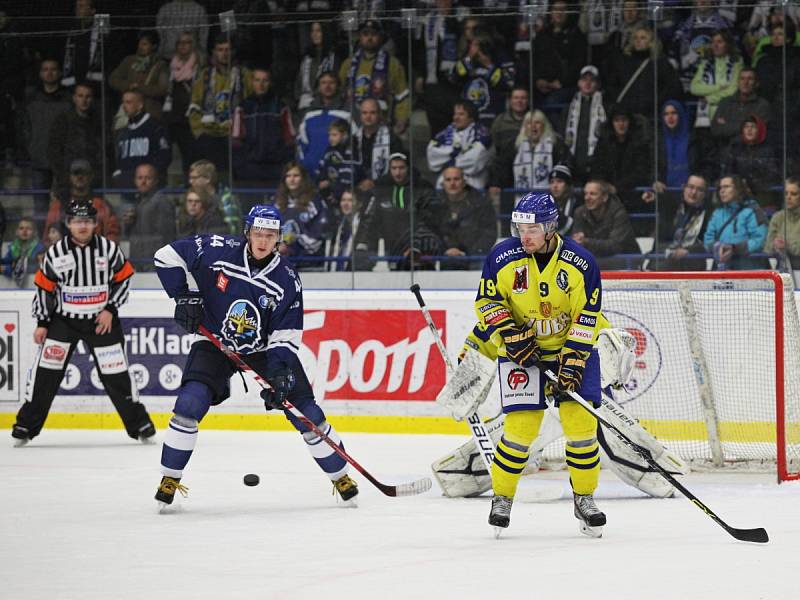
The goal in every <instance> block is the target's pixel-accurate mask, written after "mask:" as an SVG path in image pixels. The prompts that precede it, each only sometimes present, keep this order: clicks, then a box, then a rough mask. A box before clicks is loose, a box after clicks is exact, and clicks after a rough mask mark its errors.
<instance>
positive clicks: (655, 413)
mask: <svg viewBox="0 0 800 600" xmlns="http://www.w3.org/2000/svg"><path fill="white" fill-rule="evenodd" d="M602 277H603V312H604V314H606V316H607V317H608V319H609V320H610V321H611V323H612V325H614V326H615V327H624V328H626V329H628V330H629V331H631V332H632V333H633V334H634V335H635V336H636V338H637V349H636V354H637V357H636V367H635V369H634V376H633V378H632V379H631V382H630V383H629V385H628V386H627V389H626V390H622V391H620V392H618V393H617V399H618V401H620V402H621V403H622V404H623V405H625V406H628V407H629V408H630V412H631V413H632V414H633V415H635V416H636V417H638V418H639V419H640V420H641V422H642V424H643V425H644V426H645V427H646V428H647V429H648V430H649V431H650V432H651V433H652V434H653V435H655V436H656V437H657V438H659V439H660V440H662V441H663V442H664V443H665V445H667V446H669V448H670V449H671V450H673V451H674V452H676V453H677V454H678V455H680V456H681V457H682V458H684V459H686V460H687V461H688V462H690V464H692V466H693V467H694V468H710V469H719V468H745V469H750V470H772V469H775V470H777V475H778V481H779V482H780V481H786V480H791V479H800V320H799V319H798V310H797V304H796V301H795V298H794V286H793V285H792V281H791V279H790V278H789V277H788V276H786V275H780V274H778V273H775V272H772V271H733V272H729V271H726V272H719V271H716V272H627V271H609V272H604V273H603V275H602Z"/></svg>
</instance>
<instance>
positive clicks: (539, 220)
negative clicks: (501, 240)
mask: <svg viewBox="0 0 800 600" xmlns="http://www.w3.org/2000/svg"><path fill="white" fill-rule="evenodd" d="M523 223H527V224H541V225H542V228H543V231H544V234H545V235H546V236H548V235H549V234H553V233H555V232H556V230H557V229H558V207H557V206H556V203H555V201H554V200H553V197H552V196H551V195H550V194H546V193H545V194H539V193H533V192H531V193H529V194H525V195H524V196H523V197H522V199H521V200H520V201H519V204H517V206H516V208H515V209H514V212H512V213H511V235H513V236H514V237H515V238H519V237H520V235H519V225H520V224H523ZM548 239H549V237H548Z"/></svg>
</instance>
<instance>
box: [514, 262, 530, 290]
mask: <svg viewBox="0 0 800 600" xmlns="http://www.w3.org/2000/svg"><path fill="white" fill-rule="evenodd" d="M511 291H512V292H513V293H515V294H523V293H525V292H527V291H528V265H522V266H521V267H514V285H513V287H512V288H511Z"/></svg>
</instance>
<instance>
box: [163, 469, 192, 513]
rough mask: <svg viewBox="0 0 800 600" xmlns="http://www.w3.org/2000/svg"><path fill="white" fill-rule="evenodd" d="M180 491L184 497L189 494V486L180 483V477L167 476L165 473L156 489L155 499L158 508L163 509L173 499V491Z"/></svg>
mask: <svg viewBox="0 0 800 600" xmlns="http://www.w3.org/2000/svg"><path fill="white" fill-rule="evenodd" d="M176 491H178V492H180V494H181V496H183V497H184V498H185V497H186V496H188V495H189V488H187V487H186V486H185V485H181V480H180V479H175V478H172V477H167V476H166V475H165V476H164V477H162V478H161V483H160V484H159V486H158V490H157V491H156V500H157V501H158V506H159V510H164V509H165V508H167V507H168V506H169V505H170V504H172V501H173V500H174V499H175V492H176Z"/></svg>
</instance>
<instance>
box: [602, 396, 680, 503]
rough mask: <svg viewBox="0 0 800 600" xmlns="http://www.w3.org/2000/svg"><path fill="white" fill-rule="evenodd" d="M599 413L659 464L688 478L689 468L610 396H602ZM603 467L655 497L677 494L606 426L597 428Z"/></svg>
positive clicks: (674, 473) (673, 472) (667, 496)
mask: <svg viewBox="0 0 800 600" xmlns="http://www.w3.org/2000/svg"><path fill="white" fill-rule="evenodd" d="M598 411H599V412H600V413H601V415H602V416H603V418H604V419H606V420H607V421H609V422H610V423H612V424H614V425H615V426H616V427H617V428H619V429H620V430H621V431H622V432H623V433H625V434H626V435H627V436H628V437H629V438H631V440H633V441H634V442H635V443H637V444H638V445H639V446H642V447H643V448H645V449H647V450H648V451H649V452H650V454H651V456H652V457H653V459H654V460H655V461H656V462H657V463H658V465H659V466H660V467H662V468H664V469H665V470H666V471H668V472H670V473H671V474H673V475H685V474H686V473H688V472H689V467H688V465H686V463H684V462H683V461H682V460H681V459H680V458H678V457H677V456H675V455H674V454H672V453H671V452H670V451H669V450H668V449H667V448H666V447H665V446H663V445H662V444H661V443H660V442H659V441H658V440H657V439H655V438H654V437H653V436H652V435H650V433H648V431H647V430H646V429H645V428H644V427H642V426H641V425H640V424H639V423H638V421H636V419H634V418H632V417H630V416H629V415H628V414H627V413H626V412H625V410H624V409H623V408H622V406H620V405H619V404H617V403H616V402H615V401H614V400H613V398H611V397H610V395H609V394H605V393H604V394H603V404H602V406H600V408H599V409H598ZM597 436H598V438H599V440H600V445H601V455H602V456H603V458H604V460H603V464H604V465H605V466H608V467H609V468H610V469H611V470H612V471H614V473H615V474H616V475H617V477H619V478H620V479H621V480H622V481H624V482H625V483H627V484H629V485H631V486H633V487H635V488H637V489H639V490H641V491H642V492H644V493H645V494H647V495H649V496H653V497H654V498H669V497H671V496H673V495H674V494H675V489H674V488H673V486H672V485H671V484H670V483H669V482H668V481H667V480H666V479H664V478H663V477H662V476H661V475H659V474H658V473H657V472H655V471H654V470H653V468H652V467H651V466H650V465H648V464H647V461H645V460H644V459H643V458H642V457H641V456H639V453H638V452H636V451H635V450H633V449H632V448H631V447H630V446H629V445H628V444H626V443H625V442H623V441H622V440H620V439H619V438H618V437H617V436H616V435H615V434H614V433H613V432H612V431H608V430H607V429H606V428H605V426H603V425H602V424H600V425H599V426H598V431H597Z"/></svg>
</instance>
